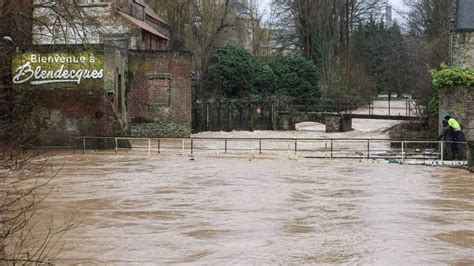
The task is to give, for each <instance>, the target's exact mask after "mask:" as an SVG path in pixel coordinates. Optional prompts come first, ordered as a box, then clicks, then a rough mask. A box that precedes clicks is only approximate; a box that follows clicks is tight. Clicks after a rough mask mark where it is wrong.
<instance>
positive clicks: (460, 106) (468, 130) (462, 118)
mask: <svg viewBox="0 0 474 266" xmlns="http://www.w3.org/2000/svg"><path fill="white" fill-rule="evenodd" d="M439 98H440V101H439V121H440V123H441V121H442V120H443V119H444V117H445V116H446V115H448V114H449V115H451V116H452V117H454V118H455V119H456V120H458V121H459V123H460V124H461V128H462V130H463V132H464V134H465V135H466V139H467V140H468V141H471V142H474V88H455V89H452V90H449V91H448V90H442V91H441V93H440V97H439ZM440 127H441V125H440ZM470 147H471V151H470V155H471V157H470V158H471V159H470V163H474V159H472V157H473V156H474V150H472V148H474V146H473V145H470Z"/></svg>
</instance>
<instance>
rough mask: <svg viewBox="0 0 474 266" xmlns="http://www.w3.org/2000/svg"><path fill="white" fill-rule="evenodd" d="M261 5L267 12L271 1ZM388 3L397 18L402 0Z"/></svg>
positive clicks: (401, 9)
mask: <svg viewBox="0 0 474 266" xmlns="http://www.w3.org/2000/svg"><path fill="white" fill-rule="evenodd" d="M261 1H262V2H263V3H262V4H263V6H264V8H265V7H266V9H267V11H268V10H269V9H270V8H269V7H268V6H269V5H270V2H271V0H261ZM389 2H390V3H391V4H392V7H393V9H394V11H393V15H394V17H395V18H397V17H399V16H398V14H397V11H398V12H400V11H403V7H404V4H403V0H389Z"/></svg>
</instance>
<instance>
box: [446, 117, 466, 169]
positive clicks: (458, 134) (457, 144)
mask: <svg viewBox="0 0 474 266" xmlns="http://www.w3.org/2000/svg"><path fill="white" fill-rule="evenodd" d="M444 119H445V120H447V121H448V125H449V126H450V127H451V128H452V129H453V130H454V140H453V141H454V143H453V151H454V159H455V160H461V142H462V141H464V134H463V133H462V130H461V126H460V125H459V122H458V121H456V119H454V118H452V117H451V116H450V115H447V116H445V117H444Z"/></svg>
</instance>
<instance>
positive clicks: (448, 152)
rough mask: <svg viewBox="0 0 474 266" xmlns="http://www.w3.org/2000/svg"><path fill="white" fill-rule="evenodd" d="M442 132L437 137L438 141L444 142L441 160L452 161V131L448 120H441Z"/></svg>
mask: <svg viewBox="0 0 474 266" xmlns="http://www.w3.org/2000/svg"><path fill="white" fill-rule="evenodd" d="M442 123H443V131H442V132H441V135H439V137H438V140H443V141H444V150H443V153H444V155H443V158H444V159H445V160H452V159H453V154H454V144H455V143H454V142H453V141H454V130H453V128H452V127H451V126H450V125H449V124H448V120H446V119H444V120H443V122H442Z"/></svg>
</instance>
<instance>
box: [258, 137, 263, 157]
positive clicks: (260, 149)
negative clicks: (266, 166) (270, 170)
mask: <svg viewBox="0 0 474 266" xmlns="http://www.w3.org/2000/svg"><path fill="white" fill-rule="evenodd" d="M258 152H259V153H260V154H262V139H259V140H258Z"/></svg>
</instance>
